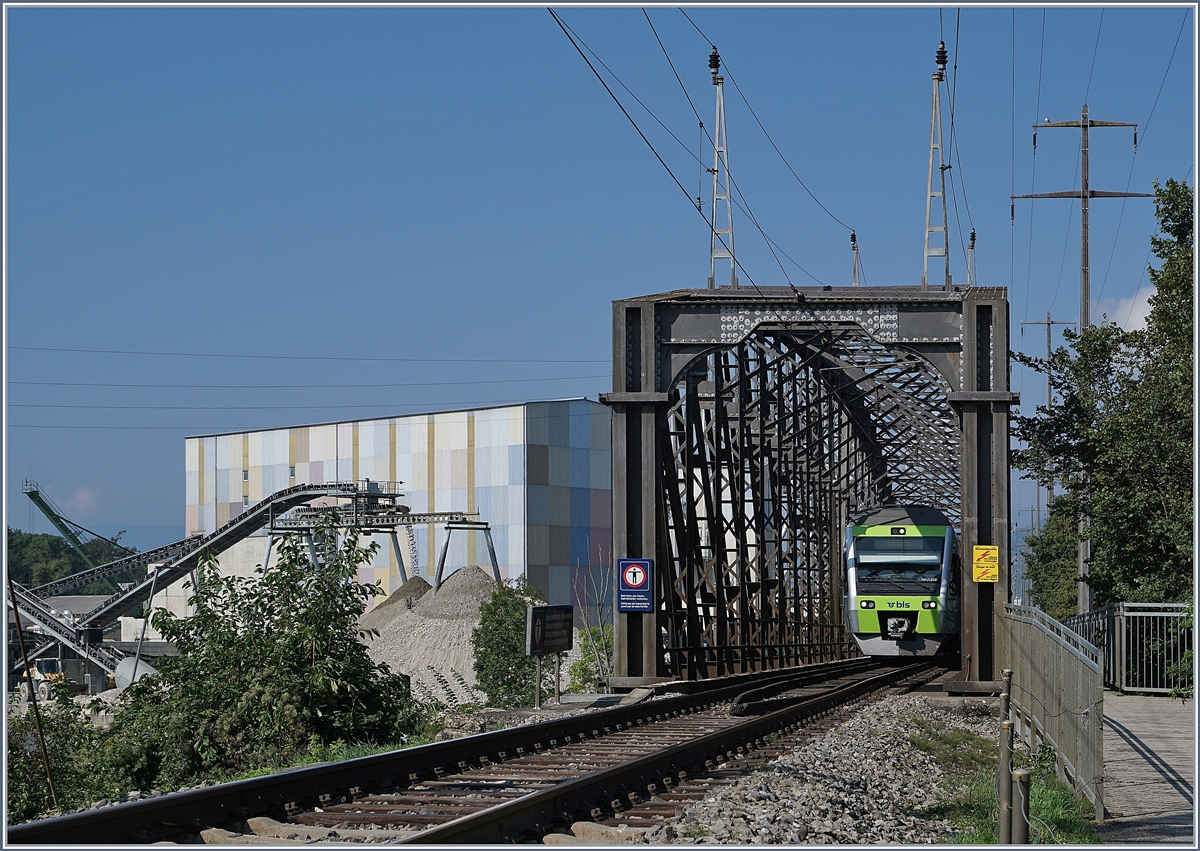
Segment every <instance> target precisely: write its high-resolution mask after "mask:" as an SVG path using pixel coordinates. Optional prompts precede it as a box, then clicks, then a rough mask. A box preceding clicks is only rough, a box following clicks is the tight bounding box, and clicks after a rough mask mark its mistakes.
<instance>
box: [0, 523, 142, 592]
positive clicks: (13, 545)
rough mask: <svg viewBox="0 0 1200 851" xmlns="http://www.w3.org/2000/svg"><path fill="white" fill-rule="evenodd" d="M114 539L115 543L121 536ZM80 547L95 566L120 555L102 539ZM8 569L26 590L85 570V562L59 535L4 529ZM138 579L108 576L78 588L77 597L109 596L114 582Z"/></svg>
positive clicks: (107, 541)
mask: <svg viewBox="0 0 1200 851" xmlns="http://www.w3.org/2000/svg"><path fill="white" fill-rule="evenodd" d="M123 534H124V532H123V531H122V532H120V533H118V534H117V536H116V538H115V539H114V540H117V541H118V542H119V540H120V537H121V535H123ZM83 548H84V549H85V550H87V553H88V555H89V556H90V557H91V558H92V560H93V561H94V562H95V563H96V564H107V563H108V562H110V561H116V560H117V559H118V558H120V557H121V556H122V555H123V554H124V553H122V552H120V551H119V550H118V548H117V547H115V546H114V545H113V542H112V541H110V540H107V539H105V538H94V539H92V540H90V541H87V542H86V543H84V545H83ZM8 569H9V570H10V571H11V572H12V577H13V581H14V582H16V583H17V584H19V585H23V586H24V587H26V588H34V587H36V586H38V585H45V584H46V583H47V582H53V581H54V580H56V579H62V578H63V577H65V576H70V575H71V574H73V573H78V572H79V571H81V570H87V569H88V563H87V562H86V561H84V560H83V557H82V556H80V555H79V553H77V552H76V551H75V548H74V547H72V546H71V545H70V544H69V543H67V539H66V538H64V537H62V536H61V535H48V534H45V533H32V532H22V531H21V530H19V529H14V528H13V527H12V526H9V527H8ZM142 573H143V574H144V571H143V572H142ZM135 578H141V576H135V575H134V572H132V571H130V572H129V575H126V574H125V573H121V574H118V575H117V576H114V577H112V579H111V580H103V581H101V582H93V583H92V584H90V585H86V586H84V587H83V588H80V589H79V591H78V592H76V593H80V594H90V593H97V594H110V593H112V592H113V591H115V590H116V585H115V584H113V582H114V581H125V580H131V579H135Z"/></svg>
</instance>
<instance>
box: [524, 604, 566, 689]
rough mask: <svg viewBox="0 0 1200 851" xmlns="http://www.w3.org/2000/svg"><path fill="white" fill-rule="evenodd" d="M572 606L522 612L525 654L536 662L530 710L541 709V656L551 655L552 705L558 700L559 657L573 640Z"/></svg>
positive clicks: (535, 607) (544, 607) (547, 607)
mask: <svg viewBox="0 0 1200 851" xmlns="http://www.w3.org/2000/svg"><path fill="white" fill-rule="evenodd" d="M574 626H575V607H574V606H529V607H528V608H527V609H525V655H526V656H533V657H534V658H535V659H537V679H536V680H535V681H534V686H533V708H534V709H541V708H542V657H543V656H544V655H546V654H547V653H553V654H554V702H555V703H560V702H561V701H560V699H559V674H560V667H559V666H560V663H561V661H562V660H561V658H560V657H559V655H558V654H560V653H565V652H566V651H568V650H570V649H571V647H572V645H573V639H574V637H575V629H574Z"/></svg>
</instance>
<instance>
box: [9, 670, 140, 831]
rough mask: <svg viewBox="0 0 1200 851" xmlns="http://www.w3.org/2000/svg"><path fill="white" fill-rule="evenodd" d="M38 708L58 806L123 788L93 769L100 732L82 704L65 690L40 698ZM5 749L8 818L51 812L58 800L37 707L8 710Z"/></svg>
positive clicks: (75, 806) (75, 804)
mask: <svg viewBox="0 0 1200 851" xmlns="http://www.w3.org/2000/svg"><path fill="white" fill-rule="evenodd" d="M38 709H39V710H40V714H41V719H42V732H43V733H44V734H45V737H46V752H47V754H48V756H49V757H50V774H51V776H52V777H53V778H54V790H55V792H56V794H57V796H58V806H59V810H60V811H70V810H75V809H78V808H79V807H85V806H88V805H89V804H91V803H93V802H94V801H96V800H99V799H100V798H104V797H107V796H110V795H113V794H116V792H117V791H118V790H117V789H116V788H115V787H113V786H112V785H111V784H109V783H108V782H107V780H106V779H105V778H104V777H103V776H101V775H99V774H97V773H96V772H95V771H93V770H92V767H91V758H92V754H93V753H94V751H95V747H96V743H97V742H98V741H99V739H100V732H99V730H97V729H96V728H95V727H93V726H92V724H91V722H90V721H88V719H87V717H86V716H85V714H84V711H83V710H82V709H81V708H80V706H79V705H78V704H76V703H75V702H74V701H72V700H71V698H70V697H69V696H68V695H67V694H66V692H65V691H61V690H60V691H59V692H58V693H57V695H56V696H55V698H54V699H52V700H49V701H39V702H38ZM6 753H7V755H8V777H7V781H8V782H7V783H6V784H5V786H6V789H5V792H6V796H7V799H8V822H9V824H17V823H19V822H24V821H29V820H30V819H35V818H41V817H44V816H46V815H48V814H49V813H50V812H51V811H52V810H53V802H52V799H51V796H50V785H49V783H47V781H46V767H45V763H44V762H43V761H42V748H41V744H40V743H39V741H38V732H37V724H36V720H35V718H34V714H33V709H32V707H30V708H29V709H28V710H27V711H26V712H25V713H24V714H21V715H17V714H15V713H14V714H11V715H9V717H8V736H7V741H6Z"/></svg>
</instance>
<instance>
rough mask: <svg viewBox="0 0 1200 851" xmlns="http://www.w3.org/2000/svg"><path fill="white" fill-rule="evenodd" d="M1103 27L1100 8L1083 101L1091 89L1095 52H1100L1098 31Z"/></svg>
mask: <svg viewBox="0 0 1200 851" xmlns="http://www.w3.org/2000/svg"><path fill="white" fill-rule="evenodd" d="M1102 29H1104V9H1101V10H1100V23H1099V24H1098V25H1097V26H1096V46H1095V47H1093V48H1092V67H1091V68H1090V69H1088V81H1087V88H1086V89H1084V92H1083V102H1084V103H1087V99H1088V94H1089V93H1090V92H1091V91H1092V73H1093V72H1094V71H1095V70H1096V54H1097V53H1099V52H1100V31H1101V30H1102Z"/></svg>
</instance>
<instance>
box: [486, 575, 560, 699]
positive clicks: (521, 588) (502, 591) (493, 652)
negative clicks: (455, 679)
mask: <svg viewBox="0 0 1200 851" xmlns="http://www.w3.org/2000/svg"><path fill="white" fill-rule="evenodd" d="M540 602H542V594H541V592H540V591H539V590H538V589H537V588H535V587H534V586H532V585H530V584H529V582H528V581H527V580H526V579H525V578H524V577H521V578H519V579H516V580H510V581H508V582H505V583H502V584H500V585H497V586H496V590H495V591H493V592H492V597H491V599H490V600H488V601H487V602H486V603H484V604H483V605H482V606H480V607H479V626H477V627H476V628H475V630H474V631H473V632H472V633H471V648H472V650H473V652H474V655H475V679H476V681H477V682H478V684H479V688H480V690H482V691H483V693H484V694H486V695H487V699H488V705H489V706H496V707H501V708H504V709H511V708H514V707H518V706H532V705H533V698H534V694H533V690H534V689H533V686H534V678H535V676H536V671H537V662H536V660H535V659H534V658H533V657H532V656H526V655H525V610H526V608H527V607H528V606H530V605H533V604H535V603H540ZM543 673H544V672H543Z"/></svg>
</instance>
